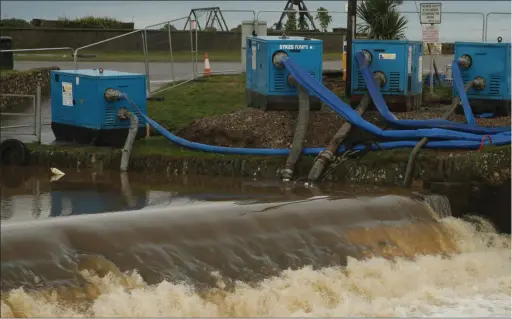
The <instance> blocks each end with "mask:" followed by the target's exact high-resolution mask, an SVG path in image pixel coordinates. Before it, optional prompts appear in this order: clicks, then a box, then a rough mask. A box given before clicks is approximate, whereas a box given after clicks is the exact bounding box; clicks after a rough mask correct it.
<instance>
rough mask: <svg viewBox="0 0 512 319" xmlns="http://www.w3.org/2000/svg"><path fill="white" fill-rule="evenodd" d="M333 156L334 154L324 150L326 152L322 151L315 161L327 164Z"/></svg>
mask: <svg viewBox="0 0 512 319" xmlns="http://www.w3.org/2000/svg"><path fill="white" fill-rule="evenodd" d="M333 156H334V153H333V152H332V151H331V150H329V149H326V150H323V151H322V152H320V154H318V157H317V158H316V160H317V161H322V162H324V163H329V162H330V161H331V159H332V157H333Z"/></svg>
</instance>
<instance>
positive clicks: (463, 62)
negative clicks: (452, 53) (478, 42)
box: [458, 54, 473, 70]
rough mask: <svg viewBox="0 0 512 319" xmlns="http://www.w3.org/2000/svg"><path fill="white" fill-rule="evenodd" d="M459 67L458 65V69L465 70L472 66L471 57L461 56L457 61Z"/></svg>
mask: <svg viewBox="0 0 512 319" xmlns="http://www.w3.org/2000/svg"><path fill="white" fill-rule="evenodd" d="M458 62H459V65H460V68H461V69H463V70H467V69H469V68H470V67H471V65H472V64H473V59H472V58H471V56H469V55H468V54H463V55H462V56H461V57H460V58H459V60H458Z"/></svg>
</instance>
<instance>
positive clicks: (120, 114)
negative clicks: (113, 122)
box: [117, 107, 131, 120]
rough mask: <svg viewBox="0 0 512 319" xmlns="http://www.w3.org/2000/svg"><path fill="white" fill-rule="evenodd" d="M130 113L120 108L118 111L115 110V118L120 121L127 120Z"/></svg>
mask: <svg viewBox="0 0 512 319" xmlns="http://www.w3.org/2000/svg"><path fill="white" fill-rule="evenodd" d="M130 114H131V113H130V111H128V109H126V108H124V107H122V108H120V109H119V110H117V118H118V119H120V120H127V119H129V118H130Z"/></svg>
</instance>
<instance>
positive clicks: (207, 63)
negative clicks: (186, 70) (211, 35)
mask: <svg viewBox="0 0 512 319" xmlns="http://www.w3.org/2000/svg"><path fill="white" fill-rule="evenodd" d="M210 74H212V70H211V69H210V60H209V59H208V53H205V54H204V71H203V75H204V76H208V75H210Z"/></svg>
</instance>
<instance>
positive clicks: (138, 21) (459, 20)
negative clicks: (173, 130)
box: [0, 0, 511, 42]
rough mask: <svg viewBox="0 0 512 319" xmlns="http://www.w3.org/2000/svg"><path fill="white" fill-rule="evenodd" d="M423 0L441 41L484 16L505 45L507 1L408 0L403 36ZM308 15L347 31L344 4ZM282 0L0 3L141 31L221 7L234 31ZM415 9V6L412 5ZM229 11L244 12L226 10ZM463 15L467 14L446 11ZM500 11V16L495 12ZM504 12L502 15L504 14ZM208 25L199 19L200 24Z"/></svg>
mask: <svg viewBox="0 0 512 319" xmlns="http://www.w3.org/2000/svg"><path fill="white" fill-rule="evenodd" d="M422 2H441V3H442V11H443V12H444V13H443V14H442V23H441V25H439V27H438V28H439V36H440V40H441V42H453V41H482V33H483V29H484V17H485V16H486V15H487V14H488V13H491V14H490V15H489V16H488V17H489V19H488V26H487V30H488V32H487V39H488V42H496V39H497V37H498V36H501V37H502V38H503V40H504V41H509V42H510V41H511V20H510V12H511V2H510V1H483V0H482V1H462V0H461V1H439V0H438V1H421V0H419V1H411V0H406V1H404V3H403V4H402V5H400V7H399V8H400V11H402V12H404V16H406V17H407V19H408V21H409V22H408V24H407V31H406V37H407V38H408V39H410V40H421V25H420V23H419V17H418V13H417V7H418V8H419V5H420V3H422ZM305 3H306V6H307V7H308V9H309V10H310V11H313V10H316V9H317V8H318V7H324V8H326V9H328V10H329V11H331V12H332V13H331V16H332V20H333V21H332V23H331V25H330V26H329V29H330V28H332V27H346V24H347V22H346V21H347V15H346V13H345V1H317V0H315V1H314V0H305ZM285 4H286V1H285V0H281V1H190V0H188V1H44V0H40V1H19V0H18V1H8V0H2V1H1V2H0V14H1V17H2V19H5V18H21V19H25V20H29V21H30V20H32V19H34V18H40V19H58V18H59V17H66V18H76V17H82V16H86V15H92V16H102V17H104V16H109V17H112V18H115V19H118V20H121V21H125V22H134V23H135V27H136V28H144V27H147V26H150V25H154V24H158V23H161V22H165V21H169V20H174V19H179V18H182V19H180V20H179V21H176V22H174V23H173V24H174V25H175V26H176V27H177V28H178V29H181V28H183V26H184V23H185V21H186V17H187V16H188V14H189V13H190V10H191V9H193V8H201V7H214V6H217V7H220V8H221V10H223V16H224V19H225V20H226V23H227V25H228V27H229V28H234V27H236V26H237V25H238V24H240V23H241V21H242V20H252V19H253V13H252V12H251V11H253V10H254V11H256V12H258V11H260V13H259V15H258V18H259V20H262V21H266V22H267V25H268V26H269V27H270V26H272V24H274V23H275V22H277V20H278V19H279V16H280V13H279V12H263V11H280V10H283V9H284V6H285ZM416 6H417V7H416ZM229 10H245V11H244V12H229ZM449 12H465V13H463V14H462V13H449ZM493 12H499V13H501V14H495V13H493ZM503 13H505V14H503ZM205 21H206V18H205V17H204V16H203V17H202V20H201V18H200V21H199V22H200V23H201V22H202V23H203V24H204V22H205Z"/></svg>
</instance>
